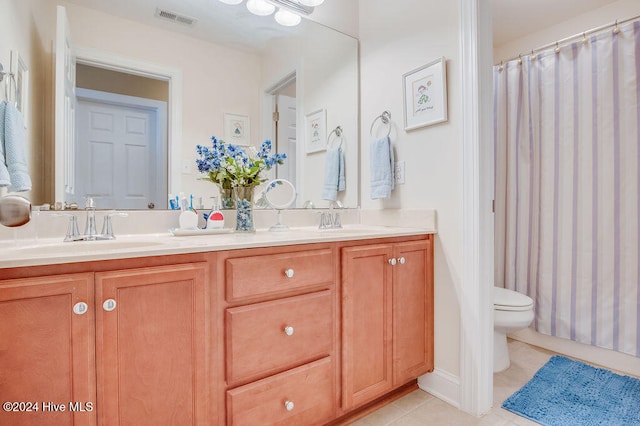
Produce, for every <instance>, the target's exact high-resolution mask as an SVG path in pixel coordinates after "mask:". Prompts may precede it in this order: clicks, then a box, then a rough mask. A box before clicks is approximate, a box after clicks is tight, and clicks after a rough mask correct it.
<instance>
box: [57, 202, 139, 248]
mask: <svg viewBox="0 0 640 426" xmlns="http://www.w3.org/2000/svg"><path fill="white" fill-rule="evenodd" d="M85 210H86V212H87V223H86V225H85V228H84V235H80V231H79V230H78V218H77V217H76V215H75V214H70V213H59V214H57V215H56V216H69V225H68V227H67V235H66V236H65V237H64V241H96V240H114V239H115V238H116V237H115V235H114V234H113V226H112V225H111V217H113V216H122V217H126V216H128V214H127V213H118V212H112V213H107V214H105V215H104V223H103V224H102V233H100V234H98V231H97V229H96V204H95V202H94V200H93V198H91V197H89V198H87V202H86V204H85Z"/></svg>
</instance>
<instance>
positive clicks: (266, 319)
mask: <svg viewBox="0 0 640 426" xmlns="http://www.w3.org/2000/svg"><path fill="white" fill-rule="evenodd" d="M332 299H333V298H332V292H331V291H330V290H325V291H320V292H317V293H312V294H306V295H303V296H296V297H289V298H286V299H279V300H274V301H271V302H263V303H256V304H253V305H248V306H240V307H236V308H230V309H227V311H226V314H225V327H226V330H225V331H226V351H227V354H226V365H227V381H228V383H229V384H233V383H238V382H239V381H243V380H253V379H256V378H258V377H260V376H262V377H264V376H266V375H269V374H273V373H276V372H278V371H282V370H285V369H287V368H291V367H293V366H296V365H300V364H303V363H305V362H307V361H310V360H313V359H318V358H321V357H323V356H326V355H329V354H330V353H331V349H332V341H333V330H334V327H333V320H334V312H333V309H332V307H333V304H332ZM289 327H290V328H289Z"/></svg>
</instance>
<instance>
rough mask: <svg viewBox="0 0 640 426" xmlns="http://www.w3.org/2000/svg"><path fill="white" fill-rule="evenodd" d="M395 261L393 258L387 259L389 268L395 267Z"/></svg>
mask: <svg viewBox="0 0 640 426" xmlns="http://www.w3.org/2000/svg"><path fill="white" fill-rule="evenodd" d="M396 262H397V261H396V259H395V258H394V257H392V258H391V259H389V265H391V266H396Z"/></svg>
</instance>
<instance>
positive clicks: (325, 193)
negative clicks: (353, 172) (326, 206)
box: [322, 147, 346, 201]
mask: <svg viewBox="0 0 640 426" xmlns="http://www.w3.org/2000/svg"><path fill="white" fill-rule="evenodd" d="M345 187H346V184H345V178H344V155H343V154H342V149H341V148H333V147H331V148H327V154H326V157H325V164H324V185H323V187H322V199H323V200H328V201H335V200H336V199H337V198H338V191H344V189H345Z"/></svg>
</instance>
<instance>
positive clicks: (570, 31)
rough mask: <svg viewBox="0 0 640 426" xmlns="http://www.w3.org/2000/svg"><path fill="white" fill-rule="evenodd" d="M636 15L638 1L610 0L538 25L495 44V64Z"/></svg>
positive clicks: (638, 12)
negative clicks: (536, 27)
mask: <svg viewBox="0 0 640 426" xmlns="http://www.w3.org/2000/svg"><path fill="white" fill-rule="evenodd" d="M638 15H640V1H638V0H619V1H617V2H613V3H609V4H608V5H606V6H603V7H601V8H598V9H595V10H593V11H591V12H588V13H584V14H581V15H578V16H575V17H574V18H572V19H569V20H567V21H565V22H562V23H560V24H557V25H550V26H548V27H545V28H540V30H539V31H536V32H535V33H532V34H528V35H526V36H524V37H521V38H518V39H516V40H511V41H509V42H508V43H505V44H503V45H501V46H494V50H493V58H494V63H498V62H500V61H507V60H509V59H512V58H515V57H517V56H518V55H519V54H523V55H524V54H527V53H529V52H531V50H532V49H536V48H538V47H541V46H544V45H547V44H549V43H553V42H555V41H556V40H561V39H563V38H565V37H570V36H572V35H575V34H581V33H583V32H584V31H588V30H590V29H593V28H597V27H599V26H601V25H606V24H610V23H613V22H615V21H616V20H618V21H622V20H624V19H628V18H633V17H634V16H638Z"/></svg>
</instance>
